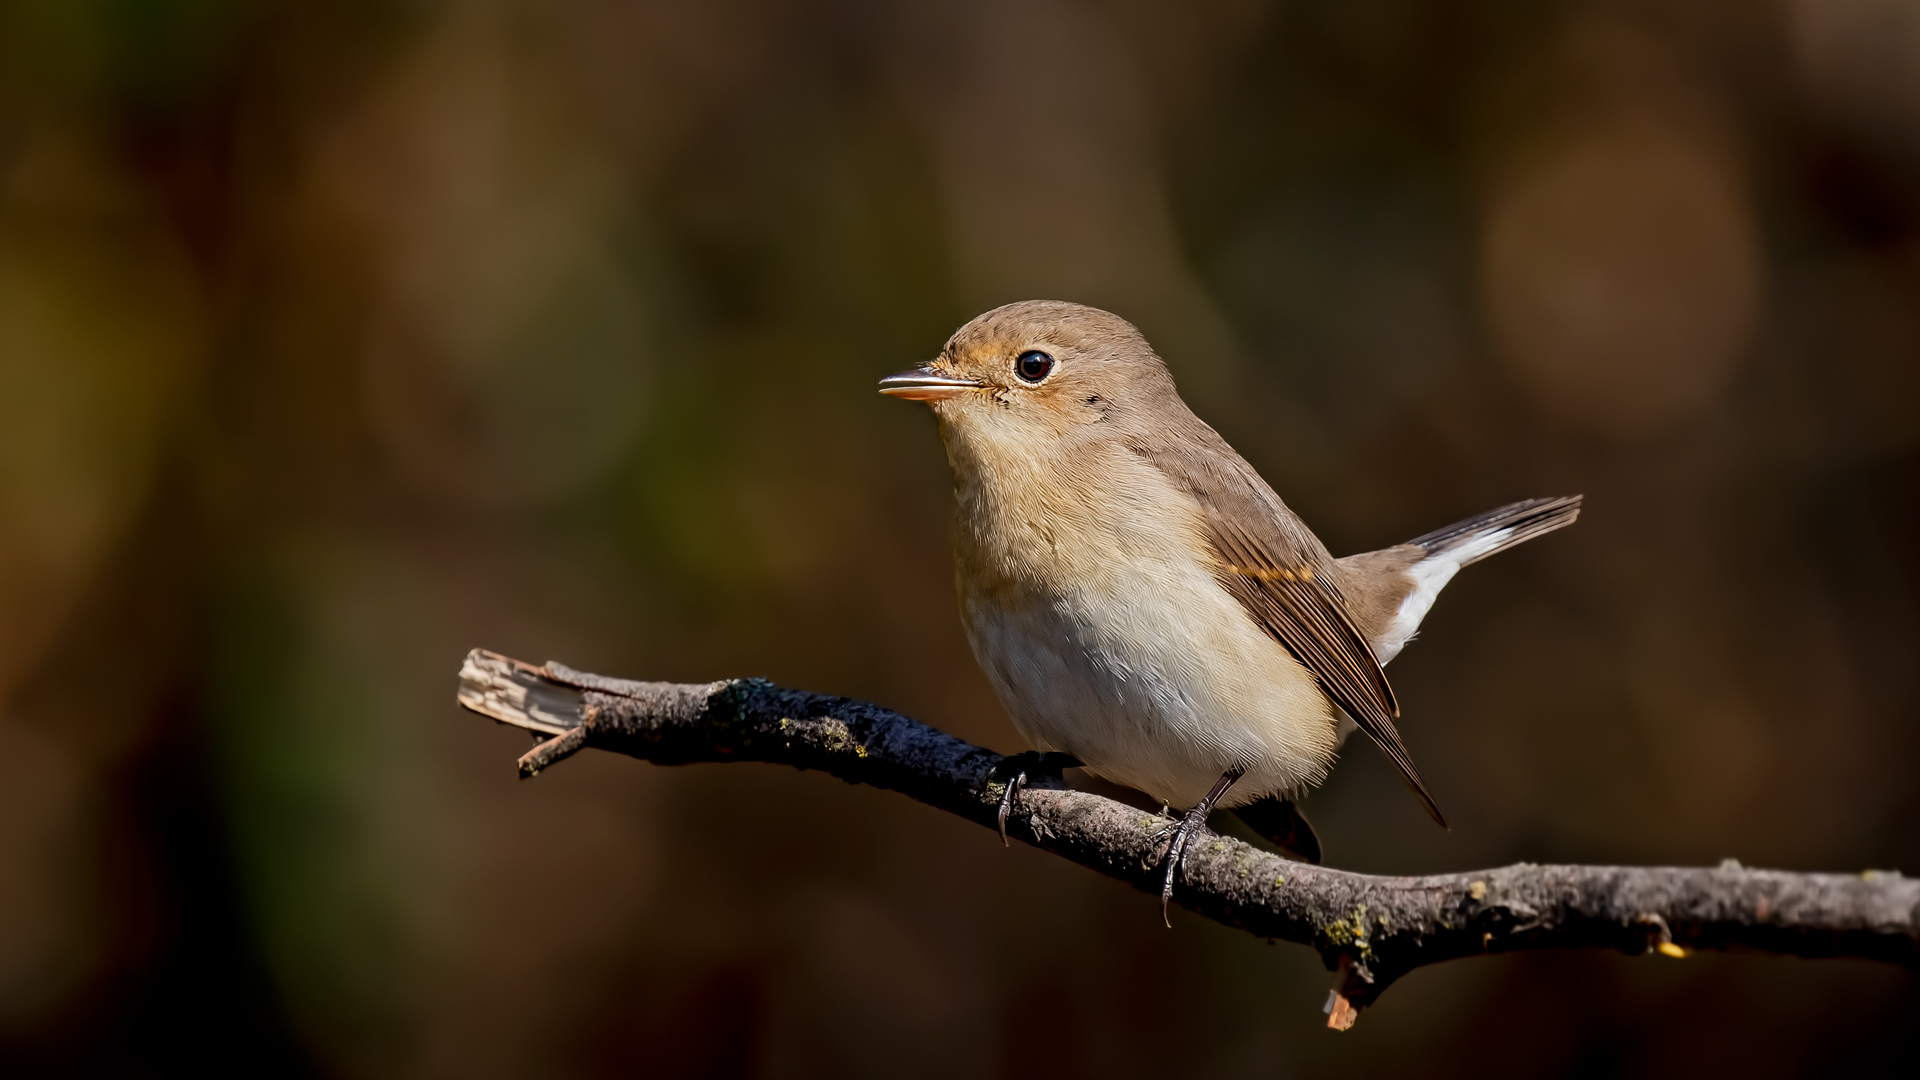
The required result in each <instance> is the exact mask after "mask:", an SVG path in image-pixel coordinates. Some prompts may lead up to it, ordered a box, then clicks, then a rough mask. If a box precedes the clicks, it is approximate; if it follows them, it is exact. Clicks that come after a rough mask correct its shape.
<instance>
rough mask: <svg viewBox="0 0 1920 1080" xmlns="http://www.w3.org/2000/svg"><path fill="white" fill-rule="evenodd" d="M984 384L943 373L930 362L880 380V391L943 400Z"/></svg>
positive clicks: (929, 399) (912, 399)
mask: <svg viewBox="0 0 1920 1080" xmlns="http://www.w3.org/2000/svg"><path fill="white" fill-rule="evenodd" d="M984 385H985V384H984V383H982V382H980V381H979V380H977V379H961V378H956V377H954V376H952V375H947V374H943V373H942V372H940V371H938V370H936V369H935V368H934V367H933V365H931V364H922V365H920V366H919V367H917V368H908V369H907V370H906V371H902V372H900V373H898V374H895V375H889V376H887V377H886V378H884V379H881V380H880V392H881V393H883V394H885V395H887V396H888V397H897V398H906V399H907V400H908V401H945V400H946V399H947V398H950V397H953V396H954V395H955V394H963V393H966V392H967V391H968V390H978V389H980V387H982V386H984Z"/></svg>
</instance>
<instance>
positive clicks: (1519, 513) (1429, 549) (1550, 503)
mask: <svg viewBox="0 0 1920 1080" xmlns="http://www.w3.org/2000/svg"><path fill="white" fill-rule="evenodd" d="M1579 516H1580V496H1578V495H1563V496H1560V497H1558V498H1551V499H1528V500H1526V501H1525V502H1517V503H1508V504H1507V505H1505V506H1502V507H1500V508H1499V509H1497V510H1489V511H1487V512H1486V513H1484V514H1480V515H1477V516H1475V517H1470V518H1468V519H1466V520H1465V521H1460V522H1455V523H1454V524H1452V525H1449V526H1447V527H1446V528H1444V529H1435V530H1434V531H1433V532H1430V533H1428V534H1426V535H1425V536H1421V537H1417V538H1415V539H1413V540H1410V541H1408V543H1409V544H1410V545H1412V546H1414V547H1417V548H1419V549H1420V550H1421V551H1422V552H1423V554H1422V555H1421V557H1420V560H1419V561H1418V562H1416V563H1414V564H1413V565H1412V566H1411V567H1409V568H1408V570H1407V574H1408V575H1409V576H1410V577H1412V578H1413V591H1412V592H1410V593H1408V594H1407V595H1406V598H1405V599H1403V600H1401V601H1400V609H1399V611H1398V612H1396V613H1395V614H1394V617H1393V622H1392V623H1391V624H1390V625H1389V626H1388V627H1387V629H1386V632H1385V633H1383V634H1381V635H1380V638H1379V640H1377V641H1375V642H1374V652H1375V653H1376V654H1377V655H1378V656H1379V657H1380V662H1381V663H1382V664H1384V663H1386V662H1387V661H1389V660H1391V659H1393V658H1394V657H1395V656H1397V655H1399V652H1400V650H1401V649H1402V648H1405V647H1406V644H1407V642H1408V641H1411V640H1412V639H1413V635H1414V633H1415V632H1417V631H1418V630H1419V629H1420V620H1422V619H1424V618H1426V617H1427V612H1428V611H1431V610H1432V609H1433V602H1434V600H1435V599H1436V598H1438V597H1439V595H1440V590H1441V589H1444V588H1446V587H1447V582H1449V581H1452V580H1453V575H1455V574H1457V573H1459V572H1460V568H1461V567H1463V566H1471V565H1472V564H1474V563H1477V562H1479V561H1480V560H1481V559H1484V558H1486V557H1487V556H1489V555H1495V554H1498V553H1500V552H1502V551H1505V550H1507V549H1508V548H1510V547H1512V546H1514V545H1515V544H1522V543H1525V542H1527V541H1528V540H1531V539H1533V538H1534V537H1536V536H1544V535H1546V534H1547V533H1550V532H1552V531H1553V530H1555V529H1561V528H1565V527H1566V526H1568V525H1571V524H1573V522H1574V519H1575V518H1577V517H1579Z"/></svg>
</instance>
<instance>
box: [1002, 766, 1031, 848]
mask: <svg viewBox="0 0 1920 1080" xmlns="http://www.w3.org/2000/svg"><path fill="white" fill-rule="evenodd" d="M1026 782H1027V774H1026V772H1025V771H1024V770H1022V771H1021V772H1019V773H1017V774H1015V775H1014V776H1013V778H1012V779H1010V780H1008V781H1007V790H1006V791H1004V792H1002V793H1001V795H1000V846H1001V847H1009V848H1010V847H1012V846H1013V842H1012V841H1011V840H1008V839H1007V815H1008V814H1009V813H1012V812H1013V798H1014V796H1016V795H1018V794H1020V788H1021V787H1022V786H1023V785H1025V784H1026Z"/></svg>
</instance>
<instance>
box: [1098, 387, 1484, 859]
mask: <svg viewBox="0 0 1920 1080" xmlns="http://www.w3.org/2000/svg"><path fill="white" fill-rule="evenodd" d="M1188 415H1189V416H1191V414H1188ZM1193 424H1195V425H1198V427H1197V429H1194V428H1187V429H1186V430H1177V429H1176V430H1174V431H1171V432H1169V431H1166V430H1165V429H1163V430H1162V431H1161V432H1156V433H1154V435H1153V436H1150V437H1148V438H1145V439H1139V440H1137V441H1136V442H1135V443H1134V448H1135V450H1136V451H1137V452H1139V453H1141V454H1142V456H1144V457H1146V458H1147V459H1148V460H1149V461H1152V462H1153V463H1154V464H1155V465H1156V466H1157V467H1158V468H1159V469H1160V470H1161V472H1162V473H1164V474H1165V475H1166V476H1167V477H1168V478H1169V479H1170V480H1173V481H1174V482H1175V483H1176V484H1177V485H1179V486H1180V487H1181V488H1183V489H1184V490H1185V491H1186V492H1187V493H1188V494H1189V495H1191V496H1192V497H1193V498H1194V499H1195V500H1196V501H1198V502H1199V504H1200V507H1201V509H1202V510H1203V511H1204V513H1205V515H1206V523H1207V531H1208V540H1209V542H1210V543H1212V545H1213V548H1214V553H1215V554H1216V555H1217V556H1218V562H1219V565H1218V566H1217V567H1216V568H1215V571H1214V574H1215V577H1217V578H1218V579H1219V581H1220V584H1221V585H1222V586H1223V587H1224V588H1225V589H1226V590H1227V592H1228V593H1230V594H1232V596H1233V598H1234V599H1236V600H1238V601H1240V604H1241V606H1242V607H1244V608H1246V610H1247V613H1248V614H1250V615H1252V616H1253V618H1254V620H1255V621H1256V622H1258V623H1259V624H1260V626H1261V627H1262V628H1263V629H1265V630H1266V632H1267V633H1268V634H1270V635H1272V636H1273V638H1274V640H1276V641H1278V642H1280V644H1282V645H1284V646H1286V648H1287V651H1289V652H1291V653H1292V654H1293V655H1294V658H1295V659H1297V660H1299V661H1300V662H1301V663H1302V664H1304V665H1306V668H1307V670H1308V671H1310V672H1312V673H1313V676H1314V678H1315V679H1316V680H1318V682H1319V683H1320V688H1321V689H1322V690H1324V691H1325V692H1326V694H1327V696H1328V697H1330V698H1332V699H1333V701H1334V704H1336V705H1339V706H1340V707H1341V708H1342V709H1344V710H1346V713H1347V715H1348V716H1351V717H1353V721H1354V723H1356V724H1358V725H1360V729H1361V730H1362V731H1365V732H1366V733H1367V734H1368V735H1369V736H1371V737H1372V738H1373V741H1374V742H1375V743H1376V744H1378V745H1379V747H1380V749H1381V750H1382V751H1384V752H1385V753H1386V755H1387V757H1388V758H1389V759H1390V760H1391V761H1392V762H1393V763H1394V765H1396V766H1398V767H1399V769H1400V774H1401V775H1402V776H1403V777H1405V778H1406V781H1407V784H1408V786H1410V787H1411V788H1412V789H1413V792H1414V794H1415V795H1417V796H1418V797H1419V798H1420V802H1421V804H1422V805H1424V806H1425V807H1426V810H1427V814H1428V815H1429V816H1431V817H1432V818H1433V820H1434V821H1435V822H1437V823H1438V824H1439V825H1440V826H1441V827H1442V828H1445V827H1446V826H1447V819H1446V818H1445V817H1444V816H1442V814H1441V813H1440V807H1439V806H1438V805H1437V804H1436V803H1435V802H1434V801H1433V795H1432V793H1430V792H1429V791H1427V785H1426V784H1425V783H1424V782H1422V781H1421V779H1420V773H1419V771H1418V770H1417V769H1415V768H1414V767H1413V758H1412V757H1411V756H1410V755H1408V753H1407V747H1406V744H1405V743H1403V742H1401V741H1400V732H1399V731H1398V730H1397V729H1396V728H1395V727H1394V726H1393V718H1394V717H1396V716H1398V715H1400V706H1399V705H1398V703H1396V702H1395V701H1394V698H1393V688H1392V687H1391V686H1389V685H1388V684H1387V674H1386V672H1385V671H1383V670H1381V668H1380V661H1379V660H1378V659H1376V658H1375V656H1374V654H1373V647H1372V646H1371V645H1369V644H1368V643H1367V640H1366V638H1365V637H1364V636H1362V635H1361V633H1360V631H1359V630H1358V629H1357V628H1355V626H1354V625H1353V620H1352V619H1351V618H1349V617H1348V614H1347V609H1346V604H1345V602H1344V600H1343V599H1342V597H1341V595H1340V592H1339V589H1338V587H1337V586H1336V585H1335V583H1334V581H1333V580H1332V577H1331V575H1330V573H1329V571H1331V570H1332V569H1333V559H1332V557H1331V556H1330V555H1328V554H1327V551H1326V548H1324V547H1322V546H1321V544H1320V542H1319V540H1318V539H1316V538H1314V536H1313V534H1312V533H1311V532H1310V531H1308V530H1307V528H1306V526H1305V525H1304V524H1303V523H1301V522H1300V520H1299V519H1298V518H1297V517H1294V515H1293V513H1292V511H1290V510H1288V509H1287V508H1286V506H1285V504H1283V503H1281V502H1280V498H1279V496H1277V495H1275V494H1273V490H1272V489H1271V488H1269V487H1267V485H1266V482H1265V481H1263V480H1261V479H1260V476H1259V474H1258V473H1256V472H1254V471H1253V467H1252V466H1250V465H1248V464H1247V463H1246V462H1245V461H1244V460H1242V459H1241V458H1240V456H1239V455H1238V454H1236V453H1234V451H1233V449H1232V448H1231V447H1229V446H1228V445H1227V443H1226V440H1224V439H1221V438H1220V437H1219V435H1217V434H1215V433H1214V431H1213V429H1212V428H1208V427H1206V426H1205V425H1204V424H1201V423H1200V422H1199V421H1198V420H1197V419H1196V420H1194V421H1193ZM1182 427H1185V425H1182Z"/></svg>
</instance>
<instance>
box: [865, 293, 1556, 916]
mask: <svg viewBox="0 0 1920 1080" xmlns="http://www.w3.org/2000/svg"><path fill="white" fill-rule="evenodd" d="M880 392H881V393H883V394H890V395H892V396H894V397H901V398H908V399H911V400H916V401H925V402H928V403H929V404H930V405H931V406H932V408H933V412H934V415H935V416H936V417H938V418H939V422H940V436H941V439H942V440H943V441H944V442H945V443H946V448H947V458H948V461H949V462H951V464H952V466H953V475H954V493H955V495H956V497H957V499H958V503H959V506H958V514H957V528H956V535H955V563H956V567H955V569H956V578H957V583H958V586H959V592H960V609H961V616H962V618H963V620H964V621H965V623H966V629H967V639H968V641H969V642H970V643H971V644H972V646H973V653H974V656H975V657H976V658H978V659H979V661H980V666H981V667H982V668H984V669H985V671H986V674H987V678H988V679H989V680H990V681H991V682H992V684H993V688H994V690H995V692H996V693H998V695H999V697H1000V701H1001V703H1002V704H1003V705H1005V707H1006V709H1007V712H1008V713H1009V714H1010V715H1011V717H1012V719H1013V723H1014V726H1015V727H1016V728H1018V729H1019V731H1020V734H1021V735H1022V736H1024V737H1025V738H1026V739H1027V741H1028V742H1029V743H1030V744H1031V745H1032V746H1033V747H1034V748H1035V751H1034V752H1032V753H1029V754H1025V755H1016V756H1015V757H1014V758H1013V759H1009V760H1010V765H1009V766H1008V770H1007V772H1008V774H1007V781H1008V782H1007V785H1006V792H1005V795H1004V797H1003V799H1002V802H1001V808H1000V815H1001V816H1000V822H1001V835H1002V838H1003V839H1004V837H1005V830H1006V814H1007V811H1008V809H1009V807H1011V805H1012V804H1013V800H1014V799H1015V798H1017V797H1018V794H1019V789H1020V786H1021V784H1022V783H1023V782H1024V781H1025V775H1026V772H1027V771H1028V770H1042V769H1044V770H1047V771H1052V772H1057V771H1058V770H1059V769H1060V768H1062V767H1067V766H1074V765H1084V766H1085V767H1086V768H1087V769H1088V771H1090V772H1092V773H1094V774H1095V775H1098V776H1101V777H1104V778H1105V779H1107V780H1111V781H1113V782H1114V783H1117V784H1123V785H1126V786H1128V787H1132V788H1136V789H1138V790H1140V791H1143V792H1146V793H1147V794H1149V795H1151V796H1153V797H1154V798H1155V799H1158V800H1160V801H1161V802H1163V803H1165V804H1167V805H1168V806H1179V807H1191V808H1192V809H1191V810H1189V811H1188V812H1187V813H1186V815H1185V816H1184V817H1183V818H1182V819H1181V821H1180V822H1179V823H1178V825H1177V826H1172V827H1170V830H1169V831H1170V832H1171V840H1170V842H1169V843H1168V845H1167V854H1166V860H1165V867H1166V876H1165V880H1164V883H1163V885H1162V888H1161V908H1162V914H1163V915H1164V913H1165V908H1166V903H1167V901H1168V900H1169V899H1170V898H1171V897H1172V895H1173V882H1174V877H1175V874H1176V872H1177V871H1178V869H1179V865H1180V860H1181V858H1182V856H1183V855H1184V853H1185V850H1186V845H1187V842H1188V840H1189V839H1190V837H1191V836H1192V834H1193V831H1194V830H1195V829H1197V828H1198V827H1199V826H1200V825H1202V824H1204V823H1205V821H1206V819H1207V815H1208V814H1209V813H1210V812H1212V811H1213V810H1214V809H1215V808H1216V807H1219V808H1223V809H1224V808H1238V810H1237V813H1239V815H1240V816H1241V817H1242V818H1243V819H1244V820H1246V821H1247V822H1248V824H1249V825H1251V826H1252V827H1254V828H1255V829H1256V830H1257V831H1259V832H1260V833H1262V834H1263V835H1266V836H1267V837H1269V838H1270V839H1272V840H1274V841H1275V842H1276V843H1278V844H1280V845H1281V846H1282V847H1284V848H1286V849H1288V850H1290V851H1292V852H1293V853H1295V854H1296V855H1300V856H1303V857H1305V858H1307V859H1308V860H1310V861H1314V862H1318V861H1319V842H1318V840H1317V839H1315V838H1314V836H1313V832H1312V829H1311V827H1309V826H1308V825H1307V824H1306V822H1305V819H1304V818H1302V817H1300V815H1299V813H1298V810H1297V808H1296V807H1295V806H1294V803H1293V800H1294V799H1295V798H1297V797H1298V796H1299V795H1301V794H1303V793H1304V792H1305V791H1306V789H1308V788H1310V787H1312V786H1313V785H1316V784H1318V783H1320V782H1321V781H1322V780H1323V779H1325V777H1326V775H1327V770H1328V769H1329V767H1331V765H1332V764H1333V760H1334V756H1335V754H1336V752H1337V751H1338V749H1339V747H1340V744H1341V742H1342V740H1343V739H1344V738H1345V737H1346V735H1347V734H1348V733H1349V732H1350V731H1351V730H1352V728H1353V726H1354V725H1356V724H1357V725H1358V726H1359V727H1360V728H1361V729H1363V730H1364V731H1366V733H1367V734H1368V735H1369V736H1371V737H1372V738H1373V741H1374V742H1375V743H1377V744H1378V745H1379V747H1380V748H1381V749H1382V750H1383V751H1385V752H1386V754H1387V756H1388V757H1389V758H1390V759H1392V761H1393V763H1394V764H1395V765H1396V766H1397V767H1398V768H1399V770H1400V773H1401V775H1402V776H1403V777H1405V779H1406V781H1407V783H1408V784H1409V785H1410V786H1411V787H1412V788H1413V791H1414V793H1415V794H1416V795H1418V796H1419V798H1420V801H1421V803H1422V804H1423V805H1424V806H1425V807H1426V809H1427V813H1428V814H1430V815H1432V817H1433V819H1434V821H1436V822H1438V823H1440V824H1441V825H1442V826H1445V824H1446V821H1445V819H1444V818H1443V817H1442V816H1441V814H1440V809H1439V807H1438V806H1437V805H1436V804H1435V803H1434V800H1433V796H1432V795H1431V794H1429V793H1428V791H1427V788H1426V785H1425V784H1424V783H1422V782H1421V780H1420V774H1419V773H1418V772H1417V771H1416V770H1415V769H1414V766H1413V760H1412V758H1411V757H1409V756H1408V754H1407V749H1406V746H1405V745H1404V744H1403V743H1402V742H1401V741H1400V733H1399V732H1398V731H1396V730H1395V728H1394V725H1393V718H1394V717H1395V716H1398V715H1399V713H1400V708H1399V705H1398V704H1397V703H1396V702H1395V700H1394V696H1393V689H1392V687H1390V686H1389V685H1388V684H1387V677H1386V674H1385V672H1383V671H1382V670H1381V665H1382V664H1385V663H1386V662H1387V661H1389V660H1391V659H1393V657H1394V656H1395V655H1397V654H1398V653H1399V652H1400V650H1401V648H1402V647H1403V646H1405V645H1406V643H1407V641H1408V640H1409V639H1411V638H1412V637H1413V635H1414V631H1416V630H1417V629H1419V626H1420V620H1421V619H1422V618H1423V617H1425V615H1426V614H1427V611H1428V610H1429V609H1430V608H1431V607H1432V606H1433V601H1434V597H1435V596H1436V595H1438V594H1439V592H1440V590H1441V588H1443V587H1444V586H1445V585H1446V583H1447V582H1448V581H1449V580H1451V579H1452V578H1453V575H1454V573H1455V572H1456V571H1458V570H1459V569H1460V568H1461V567H1462V566H1465V565H1467V564H1469V563H1472V562H1477V561H1478V560H1480V559H1484V558H1486V557H1487V556H1489V555H1492V554H1494V553H1495V552H1498V551H1503V550H1505V549H1506V548H1509V547H1512V546H1513V545H1515V544H1518V543H1520V542H1522V541H1525V540H1530V539H1532V538H1534V537H1536V536H1539V535H1541V534H1543V533H1547V532H1551V531H1553V530H1554V529H1558V528H1560V527H1562V526H1565V525H1569V524H1571V523H1572V522H1573V520H1574V518H1575V517H1576V516H1577V515H1578V514H1579V511H1580V497H1579V496H1577V495H1575V496H1570V497H1566V498H1553V499H1534V500H1530V501H1527V502H1519V503H1514V504H1512V505H1509V506H1503V507H1501V508H1500V509H1498V510H1493V511H1490V512H1489V513H1486V514H1482V515H1480V516H1479V517H1475V518H1470V519H1468V520H1466V521H1463V522H1460V523H1459V524H1457V525H1452V526H1449V527H1447V528H1445V529H1441V530H1439V531H1437V532H1432V533H1428V534H1427V535H1425V536H1422V537H1419V538H1418V539H1415V540H1412V541H1409V542H1407V543H1405V544H1400V545H1398V546H1395V547H1390V548H1385V549H1382V550H1380V551H1372V552H1367V553H1366V554H1362V555H1351V556H1348V557H1346V558H1344V559H1335V558H1334V557H1333V556H1332V555H1330V554H1328V552H1327V549H1326V546H1325V545H1323V544H1322V543H1321V542H1320V540H1319V539H1318V538H1317V537H1315V536H1314V534H1313V532H1312V531H1311V530H1309V529H1308V528H1307V526H1306V525H1305V524H1304V523H1303V522H1302V521H1301V520H1300V519H1299V518H1298V517H1296V516H1295V515H1294V514H1293V512H1292V511H1291V510H1288V509H1287V507H1286V504H1285V503H1282V502H1281V501H1280V497H1279V496H1278V495H1275V494H1274V492H1273V489H1272V488H1270V487H1268V486H1267V484H1266V482H1265V481H1263V480H1262V479H1261V478H1260V474H1259V473H1257V472H1255V471H1254V470H1253V467H1252V466H1251V465H1248V464H1247V463H1246V461H1245V460H1243V459H1242V458H1241V457H1240V455H1239V454H1237V453H1235V452H1234V450H1233V447H1231V446H1228V445H1227V442H1226V440H1225V439H1222V438H1221V437H1220V436H1219V434H1218V433H1216V432H1215V431H1214V430H1213V429H1212V428H1211V427H1208V426H1207V425H1206V424H1205V423H1204V422H1202V421H1201V420H1200V418H1199V417H1197V416H1195V415H1194V414H1193V412H1192V410H1190V409H1188V408H1187V405H1186V402H1184V401H1182V400H1181V399H1180V395H1179V393H1178V392H1177V391H1176V390H1175V389H1174V385H1173V377H1172V376H1171V375H1170V374H1168V372H1167V369H1166V365H1165V364H1163V363H1162V362H1161V360H1160V357H1159V356H1158V355H1156V354H1155V353H1154V351H1153V349H1152V347H1151V346H1149V345H1148V344H1147V342H1146V339H1145V338H1143V337H1142V336H1141V335H1140V332H1139V331H1138V330H1136V329H1134V327H1133V325H1132V324H1130V323H1128V322H1127V321H1126V320H1124V319H1122V318H1120V317H1118V316H1116V315H1111V314H1109V313H1107V312H1104V311H1099V310H1096V309H1094V308H1089V307H1083V306H1081V305H1079V304H1069V303H1063V302H1059V301H1049V300H1034V301H1027V302H1023V303H1018V304H1009V305H1007V306H1005V307H1001V308H996V309H994V310H993V311H989V312H987V313H986V314H984V315H981V316H980V317H978V318H976V319H974V320H973V321H972V322H970V323H968V324H967V325H965V326H963V327H961V328H960V330H959V331H958V332H956V333H955V334H954V335H953V337H952V339H951V340H949V341H948V342H947V344H946V347H945V348H943V349H942V350H941V351H940V355H939V357H938V358H936V359H935V360H933V361H932V362H931V363H928V364H926V365H924V366H922V367H918V368H915V369H913V370H911V371H904V372H901V373H900V374H898V375H893V376H889V377H888V378H886V379H884V380H882V381H881V383H880Z"/></svg>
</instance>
